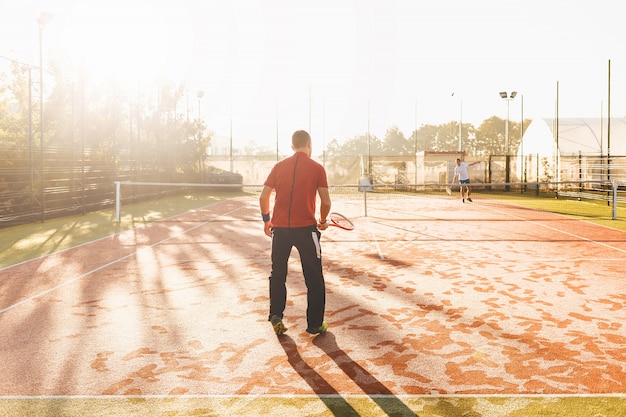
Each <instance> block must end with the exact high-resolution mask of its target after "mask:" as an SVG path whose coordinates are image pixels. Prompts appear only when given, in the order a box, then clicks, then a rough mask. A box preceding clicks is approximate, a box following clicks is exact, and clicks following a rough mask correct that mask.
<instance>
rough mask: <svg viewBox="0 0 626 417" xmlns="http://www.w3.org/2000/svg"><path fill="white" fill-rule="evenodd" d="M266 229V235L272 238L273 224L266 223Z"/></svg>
mask: <svg viewBox="0 0 626 417" xmlns="http://www.w3.org/2000/svg"><path fill="white" fill-rule="evenodd" d="M264 223H265V225H264V229H265V234H266V235H267V236H269V237H272V222H271V221H269V222H264Z"/></svg>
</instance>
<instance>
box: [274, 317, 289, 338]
mask: <svg viewBox="0 0 626 417" xmlns="http://www.w3.org/2000/svg"><path fill="white" fill-rule="evenodd" d="M270 321H271V323H272V327H273V328H274V333H276V336H280V335H282V334H283V333H285V332H286V331H287V328H286V327H285V324H284V323H283V320H282V319H281V318H280V317H278V316H272V319H271V320H270Z"/></svg>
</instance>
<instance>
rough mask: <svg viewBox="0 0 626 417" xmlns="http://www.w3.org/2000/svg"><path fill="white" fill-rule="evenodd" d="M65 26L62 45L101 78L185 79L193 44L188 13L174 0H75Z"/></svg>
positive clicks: (124, 80)
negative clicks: (96, 3)
mask: <svg viewBox="0 0 626 417" xmlns="http://www.w3.org/2000/svg"><path fill="white" fill-rule="evenodd" d="M62 27H63V29H62V35H61V39H62V44H63V47H64V49H66V50H67V51H68V53H69V54H70V57H71V58H72V60H73V62H75V63H76V64H75V65H77V66H80V65H84V69H85V71H86V72H88V73H89V74H91V76H93V77H96V78H99V79H110V78H113V79H116V80H118V81H121V82H127V83H133V82H134V83H136V82H137V80H138V79H141V80H144V81H145V80H152V79H155V78H156V77H158V76H159V75H161V74H167V75H168V76H169V77H170V78H181V77H183V76H184V72H185V71H186V69H187V66H188V65H189V61H190V56H191V49H192V48H193V34H192V28H191V24H190V22H189V16H188V14H187V11H186V9H185V8H184V7H181V6H176V3H174V2H160V1H157V2H154V1H150V0H142V1H132V2H129V1H123V0H113V1H108V2H103V3H101V4H98V5H95V4H94V3H91V2H76V6H75V7H74V8H73V9H72V10H71V11H70V14H69V15H68V17H67V19H66V20H65V21H64V22H63V25H62ZM81 63H82V64H81Z"/></svg>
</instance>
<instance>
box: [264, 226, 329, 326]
mask: <svg viewBox="0 0 626 417" xmlns="http://www.w3.org/2000/svg"><path fill="white" fill-rule="evenodd" d="M320 236H321V233H320V232H319V231H318V230H317V227H315V226H310V227H300V228H292V229H287V228H276V227H275V228H274V229H272V273H271V275H270V277H269V281H270V315H269V318H270V319H271V317H272V316H273V315H276V316H278V317H280V318H281V319H282V317H283V313H284V311H285V305H286V302H287V287H286V285H285V283H286V281H287V268H288V266H287V264H288V261H289V256H290V254H291V249H292V248H293V247H294V246H295V247H296V249H297V250H298V253H299V254H300V262H301V264H302V273H303V275H304V282H305V284H306V287H307V310H306V318H307V325H308V328H309V329H317V328H318V327H320V326H321V325H322V321H323V320H324V309H325V305H326V286H325V284H324V274H323V273H322V249H321V246H320Z"/></svg>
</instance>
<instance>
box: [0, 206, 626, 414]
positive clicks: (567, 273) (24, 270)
mask: <svg viewBox="0 0 626 417" xmlns="http://www.w3.org/2000/svg"><path fill="white" fill-rule="evenodd" d="M368 198H375V197H373V196H372V197H368ZM381 199H383V201H382V203H383V204H379V205H375V204H372V205H370V206H368V213H367V216H365V215H364V214H363V210H362V205H361V202H360V200H358V199H356V198H355V199H353V200H351V199H349V198H347V199H339V200H337V201H334V206H333V209H334V210H336V211H339V212H341V213H343V214H345V215H346V216H348V217H350V218H351V219H352V220H353V222H354V223H355V226H356V229H355V230H353V231H345V230H341V229H339V228H329V230H327V231H324V232H323V238H322V239H323V240H322V245H323V246H322V250H323V254H324V255H323V256H324V266H325V278H326V285H327V312H326V321H327V322H328V324H329V330H328V332H327V333H326V334H323V335H320V336H317V337H312V336H311V335H309V334H308V333H306V332H305V331H304V330H305V328H306V323H305V308H306V289H305V287H304V283H303V280H302V278H301V272H300V271H301V270H300V265H299V261H298V257H297V252H295V250H294V255H293V256H292V260H291V263H290V274H289V278H288V291H289V292H288V298H289V301H288V306H287V310H286V312H285V324H286V326H287V327H288V328H289V330H288V332H287V333H286V334H285V335H284V336H283V337H281V338H277V337H276V336H275V335H274V333H273V331H272V327H271V325H270V324H269V323H268V322H267V312H268V288H267V287H268V282H267V280H268V275H269V251H270V239H269V238H267V237H266V236H265V235H264V234H263V228H262V222H261V221H260V215H259V210H258V204H257V200H256V197H252V198H248V197H239V198H233V199H228V200H225V201H222V202H217V203H215V204H211V205H210V206H207V207H206V208H202V209H197V210H195V211H193V212H191V213H188V214H186V215H182V216H178V217H171V218H168V219H166V220H163V221H158V222H154V223H151V224H149V225H146V226H144V227H139V228H136V229H133V230H129V231H125V232H121V233H119V234H116V235H113V236H110V237H106V238H103V239H100V240H97V241H93V242H90V243H88V244H83V245H81V246H79V247H76V248H73V249H69V250H64V251H61V252H57V253H54V254H51V255H48V256H45V257H41V258H38V259H35V260H32V261H28V262H24V263H20V264H17V265H14V266H12V267H8V268H5V269H2V270H0V334H2V335H3V337H2V338H1V339H0V356H1V357H2V362H3V365H2V368H3V371H2V373H3V377H2V378H1V379H0V410H2V407H3V406H4V407H9V406H10V407H18V409H19V407H27V406H26V405H24V401H25V400H26V399H37V400H40V401H41V402H39V403H37V405H36V406H34V407H36V408H37V407H38V409H43V410H44V411H47V412H48V413H51V414H37V413H36V412H35V411H33V410H30V411H31V412H32V413H31V414H30V415H70V413H69V412H68V414H62V413H61V411H59V410H62V409H63V407H70V403H71V400H72V399H75V398H87V399H91V400H93V401H95V402H98V401H99V402H102V403H103V404H105V405H104V406H102V407H103V409H105V408H106V407H109V410H117V409H116V408H115V407H118V406H120V405H119V403H107V401H109V400H110V399H113V400H115V399H117V400H119V401H127V404H128V407H139V406H140V405H141V404H139V403H138V402H141V401H143V403H142V404H144V405H146V404H149V401H151V400H154V399H155V398H156V399H159V398H160V399H163V398H166V399H168V398H169V399H170V401H173V402H172V403H170V406H171V405H172V404H178V405H180V401H188V400H190V399H199V400H198V401H202V399H204V400H206V401H209V402H208V403H202V405H198V404H196V405H193V406H187V408H186V410H188V411H187V414H185V413H183V412H181V411H180V409H179V411H178V412H180V413H181V414H176V412H175V411H168V412H169V414H168V413H166V411H161V412H162V413H163V414H158V413H157V414H146V415H268V416H269V415H285V416H287V415H319V416H323V415H324V416H325V415H328V416H333V415H334V416H343V415H348V416H349V415H372V416H373V415H382V416H385V415H390V416H391V415H397V416H404V415H417V416H435V415H442V416H448V415H452V416H457V415H458V416H466V415H468V416H469V415H472V416H479V415H520V416H521V415H581V416H582V415H594V414H587V411H589V410H592V408H593V407H599V408H597V409H596V408H593V410H594V411H593V412H594V413H596V415H606V416H613V415H615V416H617V415H620V416H621V415H623V413H624V410H625V409H626V349H624V346H626V327H625V326H626V325H625V323H626V282H625V281H624V264H625V262H626V233H624V232H621V231H617V230H613V229H609V228H606V227H602V226H598V225H594V224H591V223H587V222H584V221H580V220H573V219H569V218H566V217H563V216H559V215H556V214H552V213H545V212H540V211H536V210H530V209H525V208H520V207H515V206H511V205H505V204H503V203H500V202H497V201H494V200H489V199H486V198H481V197H480V196H477V197H476V198H475V199H474V202H473V203H465V204H463V203H461V201H460V200H459V199H458V198H453V197H447V196H446V197H432V196H431V197H425V196H416V197H413V198H409V197H404V198H402V199H395V200H386V201H385V200H384V197H381ZM571 398H579V399H580V398H583V399H585V401H587V400H589V402H588V403H586V404H588V405H587V406H588V407H591V408H589V410H584V409H583V408H581V407H583V406H581V405H580V404H578V405H576V404H574V405H571V406H570V408H562V410H566V412H567V414H559V412H560V411H558V410H560V409H561V408H559V406H558V405H552V406H550V403H553V404H557V403H556V402H557V401H564V402H567V401H570V400H571ZM59 399H63V400H64V401H65V402H62V404H61V405H59V403H58V401H59ZM537 399H540V400H541V401H543V402H542V403H541V405H540V406H537V407H539V408H538V409H540V410H544V412H545V413H544V414H540V413H539V412H538V411H535V412H536V413H538V414H532V411H530V410H531V408H529V407H532V406H533V404H534V402H535V401H536V400H537ZM176 401H179V402H176ZM210 401H217V402H218V403H219V404H218V405H215V404H217V403H211V402H210ZM442 401H443V402H442ZM16 404H17V405H16ZM46 404H47V405H46ZM53 404H54V405H53ZM107 404H108V405H107ZM442 404H443V405H442ZM563 404H564V403H561V405H562V406H563V407H565V406H564V405H563ZM46 407H49V408H54V407H56V408H55V409H56V410H57V411H59V413H58V414H55V412H52V411H50V409H48V410H46ZM71 407H78V408H80V407H81V406H79V405H71ZM162 407H165V408H162V409H161V410H165V409H166V408H167V403H165V405H162ZM181 407H182V406H181ZM212 407H215V408H212ZM219 407H221V408H219ZM229 407H230V408H229ZM498 407H500V408H498ZM541 407H543V408H541ZM550 407H552V408H550ZM75 409H77V408H75ZM125 410H126V412H128V413H129V414H128V415H130V412H129V411H128V410H129V409H128V408H127V409H125ZM490 410H491V411H490ZM494 410H495V411H494ZM498 410H499V411H498ZM532 410H535V409H532ZM598 410H599V411H598ZM576 412H581V413H583V414H576ZM529 413H531V414H529ZM572 413H574V414H572ZM598 413H602V414H598ZM0 415H2V414H1V413H0ZM6 415H9V414H6ZM118 415H119V414H118ZM133 415H135V414H133ZM136 415H143V414H136Z"/></svg>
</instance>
